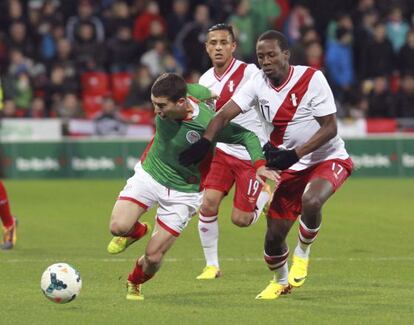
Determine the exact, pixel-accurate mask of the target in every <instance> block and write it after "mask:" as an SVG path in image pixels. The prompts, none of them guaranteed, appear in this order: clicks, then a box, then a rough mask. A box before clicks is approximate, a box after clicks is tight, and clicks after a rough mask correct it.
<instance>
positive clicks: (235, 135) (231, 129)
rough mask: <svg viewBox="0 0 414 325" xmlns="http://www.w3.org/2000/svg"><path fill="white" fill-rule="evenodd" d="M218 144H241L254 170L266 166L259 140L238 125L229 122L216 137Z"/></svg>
mask: <svg viewBox="0 0 414 325" xmlns="http://www.w3.org/2000/svg"><path fill="white" fill-rule="evenodd" d="M217 141H218V142H224V143H233V144H241V145H243V146H244V147H246V150H247V151H248V153H249V155H250V158H251V161H252V163H253V165H254V166H255V167H256V168H259V167H260V166H264V165H265V164H266V161H265V158H264V155H263V152H262V146H261V144H260V140H259V138H258V137H257V136H256V134H254V133H253V132H251V131H249V130H247V129H245V128H244V127H242V126H240V125H239V124H236V123H232V122H230V123H229V124H227V125H226V126H225V127H224V129H222V130H221V131H220V133H219V134H218V136H217Z"/></svg>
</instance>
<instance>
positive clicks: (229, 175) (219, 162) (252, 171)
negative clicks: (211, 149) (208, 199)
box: [204, 149, 262, 212]
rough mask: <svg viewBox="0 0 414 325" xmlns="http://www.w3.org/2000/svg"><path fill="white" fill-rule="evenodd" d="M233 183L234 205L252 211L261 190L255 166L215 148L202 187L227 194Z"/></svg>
mask: <svg viewBox="0 0 414 325" xmlns="http://www.w3.org/2000/svg"><path fill="white" fill-rule="evenodd" d="M234 183H236V192H235V194H234V199H233V204H234V207H236V208H237V209H240V210H242V211H245V212H253V211H254V210H255V208H256V201H257V198H258V197H259V194H260V192H261V190H262V185H261V184H260V182H259V181H257V179H256V168H254V166H253V165H252V163H251V162H250V161H249V160H241V159H238V158H235V157H233V156H230V155H228V154H226V153H224V152H223V151H221V150H220V149H216V154H215V156H214V158H213V160H212V162H211V165H210V171H209V173H208V175H207V178H206V180H205V181H204V187H205V188H206V189H213V190H217V191H220V192H223V193H225V194H226V195H227V193H228V192H229V191H230V189H231V187H232V186H233V184H234Z"/></svg>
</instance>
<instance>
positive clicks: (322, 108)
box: [308, 71, 336, 117]
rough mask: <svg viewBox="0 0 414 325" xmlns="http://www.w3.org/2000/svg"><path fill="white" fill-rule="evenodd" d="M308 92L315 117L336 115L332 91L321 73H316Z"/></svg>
mask: <svg viewBox="0 0 414 325" xmlns="http://www.w3.org/2000/svg"><path fill="white" fill-rule="evenodd" d="M308 92H309V96H310V103H311V109H312V114H313V116H316V117H320V116H326V115H330V114H333V113H336V105H335V100H334V97H333V94H332V90H331V88H330V87H329V84H328V81H327V80H326V78H325V76H324V75H323V73H322V72H321V71H317V72H315V75H314V76H313V78H312V80H311V81H310V84H309V90H308Z"/></svg>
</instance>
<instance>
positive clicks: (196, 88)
mask: <svg viewBox="0 0 414 325" xmlns="http://www.w3.org/2000/svg"><path fill="white" fill-rule="evenodd" d="M187 93H188V94H189V95H190V96H193V97H195V98H197V99H198V100H201V101H206V100H208V99H211V91H210V89H208V88H207V87H204V86H202V85H200V84H196V83H190V84H187Z"/></svg>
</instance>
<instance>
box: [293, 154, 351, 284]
mask: <svg viewBox="0 0 414 325" xmlns="http://www.w3.org/2000/svg"><path fill="white" fill-rule="evenodd" d="M349 163H350V161H348V162H346V161H344V162H343V163H342V162H341V161H336V160H334V161H326V162H323V163H321V164H318V166H315V168H312V169H311V171H310V173H309V175H308V176H307V177H308V178H309V182H308V183H307V185H306V187H305V189H304V191H303V195H302V209H301V210H302V211H301V217H300V219H299V236H298V237H299V238H298V243H297V246H296V248H295V251H294V254H293V263H292V267H291V269H290V272H289V283H290V284H291V285H292V286H294V287H300V286H302V285H303V283H304V282H305V280H306V277H307V275H308V266H309V254H310V248H311V245H312V243H313V242H314V241H315V239H316V237H317V235H318V232H319V229H320V226H321V221H322V207H323V205H324V204H325V202H326V201H327V200H328V199H329V197H331V196H332V195H333V194H334V192H335V191H336V190H337V189H338V188H339V187H340V186H341V185H342V184H343V182H344V181H345V180H346V179H347V178H348V176H349V175H350V172H351V169H352V163H351V164H349Z"/></svg>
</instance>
